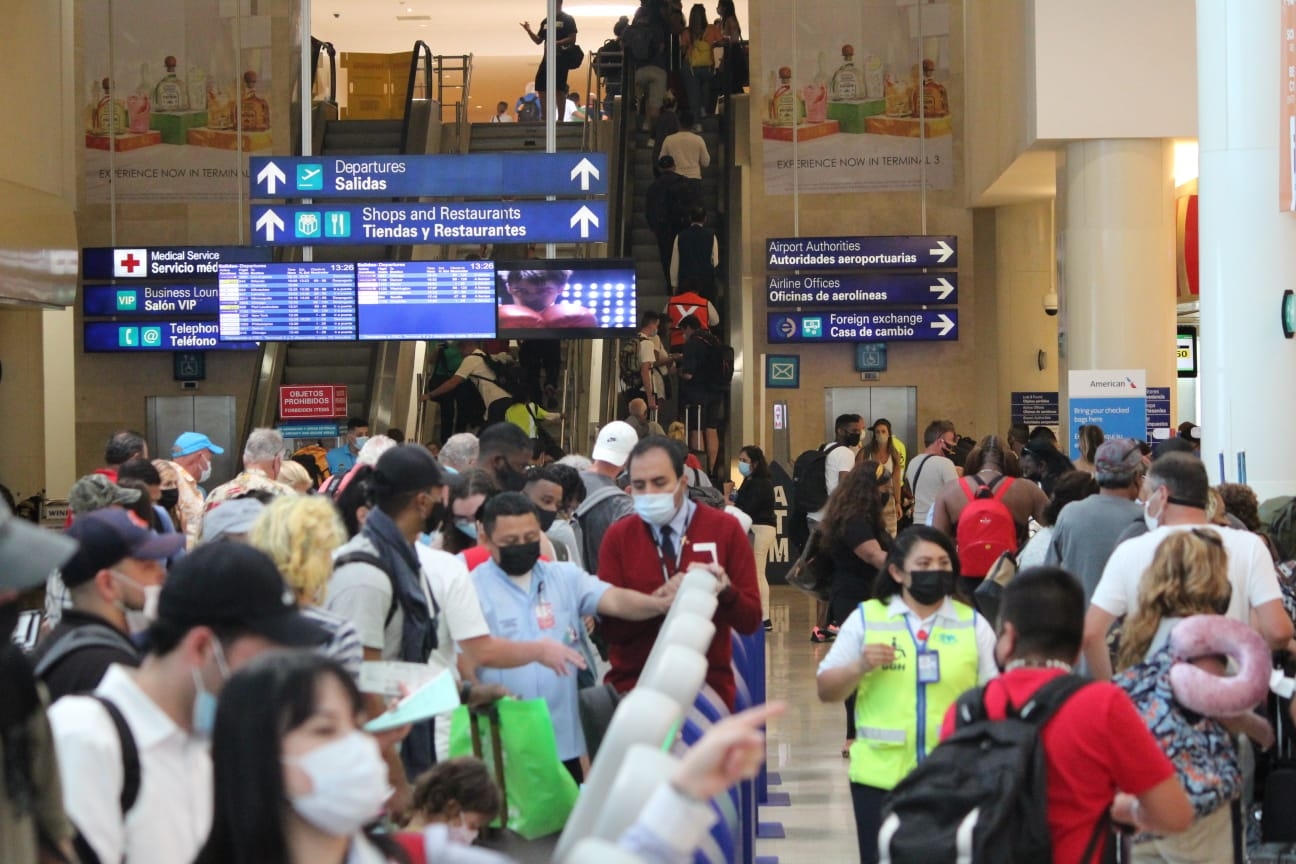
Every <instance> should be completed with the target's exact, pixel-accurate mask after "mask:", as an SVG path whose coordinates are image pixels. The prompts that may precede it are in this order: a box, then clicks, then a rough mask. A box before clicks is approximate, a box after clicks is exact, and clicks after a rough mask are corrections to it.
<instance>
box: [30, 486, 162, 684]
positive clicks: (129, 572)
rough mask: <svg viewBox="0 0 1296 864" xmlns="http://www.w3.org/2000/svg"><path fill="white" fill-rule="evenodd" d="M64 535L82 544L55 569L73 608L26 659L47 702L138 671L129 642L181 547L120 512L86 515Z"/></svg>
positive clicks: (148, 615) (151, 610) (153, 612)
mask: <svg viewBox="0 0 1296 864" xmlns="http://www.w3.org/2000/svg"><path fill="white" fill-rule="evenodd" d="M67 535H68V536H69V537H71V538H73V539H74V540H77V541H79V542H80V544H81V548H80V549H78V550H77V552H76V554H75V555H73V556H72V557H71V558H70V559H69V560H68V561H67V562H66V563H64V564H63V567H62V569H61V574H62V577H63V584H64V585H66V586H67V589H68V592H69V593H70V595H71V597H72V607H71V608H69V609H66V610H64V612H63V616H62V618H61V620H60V621H59V623H58V626H56V627H55V628H54V629H53V630H52V631H50V634H49V636H47V637H46V638H45V639H43V640H42V641H41V643H40V645H39V646H37V648H36V653H35V654H34V655H33V657H32V661H33V662H34V663H35V665H36V676H37V677H38V678H40V679H41V680H42V681H44V682H45V686H46V687H47V688H48V689H49V693H50V699H51V700H55V699H59V698H61V697H63V696H67V695H70V694H73V693H88V692H90V691H91V690H93V689H94V688H95V687H97V686H99V681H100V680H101V679H102V678H103V676H104V673H105V672H107V671H108V667H109V666H111V665H112V664H113V663H121V664H123V665H126V666H132V667H133V666H138V665H139V662H140V653H139V651H138V649H137V648H136V647H135V645H134V643H132V642H131V640H130V636H131V634H132V632H133V631H139V630H143V629H144V628H145V627H146V626H147V625H148V624H149V623H150V622H151V621H152V620H153V619H154V618H155V617H156V616H157V601H158V596H159V594H160V592H161V590H162V582H163V580H164V579H166V559H167V557H168V556H170V555H174V554H175V553H176V552H177V551H178V550H179V549H180V547H181V546H183V545H184V538H183V537H181V536H180V535H179V534H165V535H163V534H158V533H157V532H156V531H154V530H153V529H151V528H149V527H148V526H147V525H145V524H143V521H142V520H141V519H140V518H139V517H138V516H136V515H135V514H134V513H132V512H130V511H128V510H124V509H122V508H121V507H108V508H106V509H103V510H96V511H94V512H93V513H88V514H86V515H85V516H83V517H81V518H79V519H77V520H76V521H75V522H73V523H72V527H70V528H68V530H67Z"/></svg>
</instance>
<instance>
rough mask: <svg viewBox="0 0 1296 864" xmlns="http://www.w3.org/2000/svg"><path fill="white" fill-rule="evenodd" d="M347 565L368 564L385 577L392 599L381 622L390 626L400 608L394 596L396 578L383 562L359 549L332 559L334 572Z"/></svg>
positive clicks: (372, 554) (370, 553) (398, 600)
mask: <svg viewBox="0 0 1296 864" xmlns="http://www.w3.org/2000/svg"><path fill="white" fill-rule="evenodd" d="M348 564H368V565H369V566H370V567H373V568H376V569H378V570H381V571H382V573H383V575H384V576H386V577H387V581H388V582H390V583H391V589H392V599H391V605H389V606H388V607H387V618H386V620H384V621H383V626H386V625H388V624H390V623H391V622H392V619H393V618H395V617H396V610H397V609H399V608H400V599H399V598H398V597H397V596H396V578H395V577H394V576H392V574H390V573H388V572H387V565H386V564H384V563H383V560H382V559H381V558H379V557H378V556H377V555H375V554H374V553H372V552H364V551H362V550H360V549H354V550H352V551H350V552H346V553H343V554H342V555H339V556H338V557H337V558H335V559H333V569H334V570H337V569H338V568H339V567H345V566H346V565H348Z"/></svg>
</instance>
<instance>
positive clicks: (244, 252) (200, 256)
mask: <svg viewBox="0 0 1296 864" xmlns="http://www.w3.org/2000/svg"><path fill="white" fill-rule="evenodd" d="M270 256H271V252H270V250H268V249H254V248H251V247H248V246H133V247H126V246H91V247H88V248H85V249H82V250H81V278H82V280H83V281H85V282H107V281H110V280H119V281H135V280H142V279H153V280H158V279H170V280H172V281H175V280H177V279H180V280H197V281H202V280H206V279H210V280H213V281H215V279H216V271H217V269H218V268H219V267H220V265H221V264H232V263H235V262H239V261H269V260H270Z"/></svg>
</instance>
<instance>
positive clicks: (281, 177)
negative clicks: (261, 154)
mask: <svg viewBox="0 0 1296 864" xmlns="http://www.w3.org/2000/svg"><path fill="white" fill-rule="evenodd" d="M257 182H258V183H264V184H266V192H268V193H269V194H271V195H273V194H275V189H276V188H277V187H276V185H275V184H276V183H287V182H288V177H287V175H285V174H284V172H283V171H282V170H280V168H279V166H278V165H276V164H275V163H273V162H267V163H266V165H265V167H264V168H262V169H261V170H260V171H259V172H257ZM279 227H280V228H282V227H283V226H282V225H280V226H279Z"/></svg>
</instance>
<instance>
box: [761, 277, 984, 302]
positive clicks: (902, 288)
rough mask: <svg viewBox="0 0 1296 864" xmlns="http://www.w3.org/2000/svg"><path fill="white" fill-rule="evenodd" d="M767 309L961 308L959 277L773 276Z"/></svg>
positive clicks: (768, 290)
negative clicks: (784, 307) (769, 307)
mask: <svg viewBox="0 0 1296 864" xmlns="http://www.w3.org/2000/svg"><path fill="white" fill-rule="evenodd" d="M766 289H767V290H766V295H765V303H766V305H767V306H817V305H818V306H821V305H829V306H849V305H860V304H866V305H879V306H936V305H949V306H955V305H957V304H958V274H957V273H937V274H932V275H931V276H928V275H926V274H922V273H918V274H914V273H846V274H840V275H838V274H833V275H822V276H820V275H814V276H807V275H800V274H798V275H795V276H770V277H769V279H768V280H767V282H766Z"/></svg>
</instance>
